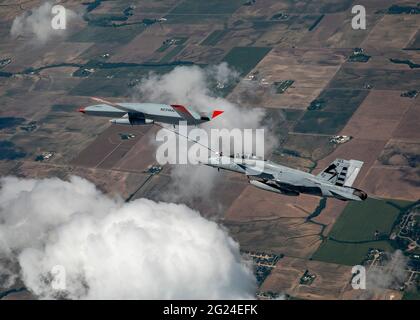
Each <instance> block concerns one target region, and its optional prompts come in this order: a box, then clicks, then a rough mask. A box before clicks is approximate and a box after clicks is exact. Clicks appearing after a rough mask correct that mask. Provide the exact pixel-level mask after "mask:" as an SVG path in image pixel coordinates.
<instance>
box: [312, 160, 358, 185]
mask: <svg viewBox="0 0 420 320" xmlns="http://www.w3.org/2000/svg"><path fill="white" fill-rule="evenodd" d="M362 165H363V162H362V161H358V160H344V159H336V160H334V162H333V163H331V164H330V165H329V166H328V167H327V168H326V169H325V170H323V171H322V172H321V173H319V174H318V175H317V177H318V178H320V179H322V180H325V181H328V182H329V183H331V184H334V185H336V186H340V187H342V186H346V187H351V186H352V185H353V182H354V180H356V177H357V175H358V174H359V171H360V168H361V167H362Z"/></svg>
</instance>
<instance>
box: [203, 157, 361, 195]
mask: <svg viewBox="0 0 420 320" xmlns="http://www.w3.org/2000/svg"><path fill="white" fill-rule="evenodd" d="M204 164H205V165H208V166H211V167H215V168H217V169H224V170H229V171H234V172H239V173H243V174H246V175H247V176H248V179H249V183H251V184H252V185H254V186H255V187H257V188H260V189H263V190H267V191H271V192H276V193H281V194H284V195H289V196H298V195H299V194H301V193H305V194H311V195H316V196H321V197H332V198H337V199H340V200H343V201H347V200H356V201H362V200H365V199H366V198H367V194H366V193H365V192H364V191H362V190H359V189H356V188H353V187H352V185H353V182H354V180H355V179H356V177H357V175H358V174H359V172H360V169H361V167H362V165H363V162H362V161H358V160H343V159H336V160H334V162H332V163H331V164H330V165H329V166H328V167H327V168H326V169H325V170H323V171H322V172H320V173H319V174H318V175H316V176H315V175H312V174H310V173H307V172H303V171H300V170H296V169H292V168H288V167H285V166H282V165H280V164H276V163H274V162H271V161H267V160H263V159H261V158H258V157H256V156H252V155H251V156H239V155H236V156H235V155H231V156H223V155H221V154H218V155H216V156H214V157H210V158H209V159H208V161H207V163H204Z"/></svg>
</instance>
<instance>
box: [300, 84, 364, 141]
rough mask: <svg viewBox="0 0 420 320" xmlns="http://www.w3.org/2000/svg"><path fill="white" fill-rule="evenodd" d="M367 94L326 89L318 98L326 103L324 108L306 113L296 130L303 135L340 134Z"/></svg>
mask: <svg viewBox="0 0 420 320" xmlns="http://www.w3.org/2000/svg"><path fill="white" fill-rule="evenodd" d="M367 94H368V91H367V90H351V89H348V90H341V89H326V90H324V91H323V92H322V93H321V94H320V95H319V96H318V97H317V100H320V101H321V100H322V101H324V103H323V105H322V107H321V108H320V109H319V110H308V111H306V113H305V114H304V115H303V117H302V118H301V119H300V121H299V122H298V123H297V124H296V126H295V128H294V130H295V131H296V132H302V133H320V134H335V133H338V132H339V131H340V130H341V129H343V128H344V126H345V125H346V123H347V121H348V120H349V119H350V118H351V116H352V115H353V113H354V112H355V111H356V110H357V108H358V107H359V106H360V104H361V103H362V102H363V100H364V99H365V98H366V96H367Z"/></svg>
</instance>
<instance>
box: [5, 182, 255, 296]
mask: <svg viewBox="0 0 420 320" xmlns="http://www.w3.org/2000/svg"><path fill="white" fill-rule="evenodd" d="M0 185H1V189H0V256H3V257H6V258H7V259H9V261H14V262H15V263H17V264H18V265H19V267H20V269H21V277H22V280H23V281H24V283H25V285H26V286H27V287H28V288H29V289H30V290H31V291H32V292H34V293H35V294H36V295H38V296H40V297H43V298H54V297H57V292H56V291H54V290H53V289H52V287H51V283H50V281H48V279H50V277H51V274H50V273H51V270H52V268H53V267H54V266H55V265H61V266H63V267H64V268H65V270H66V291H64V292H61V293H60V295H59V297H66V298H71V299H98V298H104V299H157V298H163V299H189V298H191V299H192V298H196V299H207V298H208V299H217V298H227V299H230V298H232V299H236V298H252V297H253V293H254V290H255V279H254V276H253V274H252V272H251V269H250V267H249V265H248V264H247V263H245V262H244V261H242V260H241V257H240V254H239V248H238V244H237V243H236V242H235V241H233V240H232V239H231V238H230V237H229V236H228V234H227V233H226V232H225V231H224V230H223V229H222V228H220V227H219V226H218V225H217V224H216V223H214V222H211V221H208V220H206V219H204V218H202V217H201V216H200V215H199V213H198V212H197V211H194V210H192V209H190V208H188V207H187V206H185V205H177V204H173V203H164V202H159V203H157V202H154V201H151V200H147V199H139V200H136V201H133V202H130V203H124V202H123V200H122V199H111V198H109V197H107V196H105V195H103V194H102V193H101V192H100V191H98V190H97V189H96V188H95V186H94V185H93V184H91V183H90V182H88V181H86V180H84V179H82V178H79V177H71V179H70V181H68V182H66V181H62V180H59V179H44V180H29V179H18V178H14V177H6V178H2V179H0ZM0 261H1V260H0ZM0 265H1V262H0Z"/></svg>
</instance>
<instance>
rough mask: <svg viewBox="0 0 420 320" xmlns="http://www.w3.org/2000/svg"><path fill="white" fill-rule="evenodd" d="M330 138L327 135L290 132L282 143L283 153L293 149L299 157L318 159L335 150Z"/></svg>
mask: <svg viewBox="0 0 420 320" xmlns="http://www.w3.org/2000/svg"><path fill="white" fill-rule="evenodd" d="M329 140H330V138H329V137H326V136H313V135H300V134H288V135H287V138H286V141H285V143H284V144H283V145H282V151H283V153H288V152H287V151H292V152H295V153H296V155H297V156H299V157H303V158H310V159H312V160H314V161H317V160H319V159H321V158H324V157H325V156H327V155H328V154H330V153H331V152H332V151H333V150H334V145H333V144H332V143H330V141H329ZM289 154H292V153H289Z"/></svg>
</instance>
